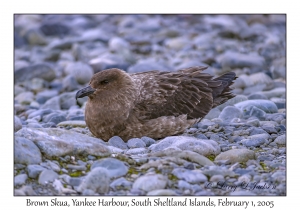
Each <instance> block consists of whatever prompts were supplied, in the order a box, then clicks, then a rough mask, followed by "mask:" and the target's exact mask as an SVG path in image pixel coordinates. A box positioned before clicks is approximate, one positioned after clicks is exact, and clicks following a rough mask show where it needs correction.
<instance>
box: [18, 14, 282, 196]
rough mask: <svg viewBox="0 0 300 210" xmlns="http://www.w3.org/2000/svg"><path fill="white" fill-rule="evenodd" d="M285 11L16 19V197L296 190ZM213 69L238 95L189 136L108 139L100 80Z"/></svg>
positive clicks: (195, 128) (245, 193)
mask: <svg viewBox="0 0 300 210" xmlns="http://www.w3.org/2000/svg"><path fill="white" fill-rule="evenodd" d="M285 24H286V19H285V16H283V15H16V16H15V34H14V40H15V72H14V81H15V85H14V102H15V103H14V110H15V116H14V128H15V134H14V148H15V149H14V176H15V178H14V187H15V195H286V63H285V62H286V25H285ZM203 65H205V66H209V67H210V68H209V69H208V70H206V71H207V72H208V73H211V74H213V75H221V74H223V73H225V72H228V71H234V72H236V74H237V75H238V77H239V78H238V79H237V80H236V82H235V84H234V87H235V89H234V93H235V94H237V96H236V97H235V98H233V99H231V100H230V101H228V102H226V103H225V104H223V105H221V106H219V107H217V108H215V109H213V110H211V112H210V113H209V114H208V115H207V116H206V117H205V119H203V120H202V121H201V122H199V123H198V124H196V125H194V126H193V127H192V128H190V129H188V130H187V131H186V132H185V133H184V134H182V135H180V136H169V137H166V138H164V139H161V140H154V139H152V138H149V137H143V138H141V139H139V138H132V139H130V140H129V141H128V142H127V143H125V142H124V141H123V140H122V139H121V138H119V137H116V136H115V137H112V138H111V139H110V140H109V141H108V142H104V141H102V140H100V139H98V138H95V137H93V136H92V134H91V133H90V132H89V130H88V128H87V127H86V125H85V122H84V108H85V103H86V100H87V99H86V98H84V99H80V100H78V101H76V100H75V93H76V91H77V90H79V89H80V88H82V87H84V86H86V85H87V83H88V82H89V79H90V78H91V76H92V75H93V74H94V73H96V72H98V71H101V70H103V69H107V68H111V67H118V68H121V69H124V70H126V71H127V72H139V71H147V70H154V69H156V70H168V71H174V70H178V69H181V68H185V67H190V66H203Z"/></svg>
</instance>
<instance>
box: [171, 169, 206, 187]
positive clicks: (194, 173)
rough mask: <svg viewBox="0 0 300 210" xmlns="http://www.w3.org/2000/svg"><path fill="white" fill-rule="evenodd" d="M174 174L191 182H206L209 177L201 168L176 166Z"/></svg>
mask: <svg viewBox="0 0 300 210" xmlns="http://www.w3.org/2000/svg"><path fill="white" fill-rule="evenodd" d="M172 174H173V175H174V176H176V177H177V178H178V179H183V180H185V181H187V182H189V183H191V184H198V183H201V182H206V181H207V177H206V176H205V175H203V173H202V172H201V171H200V170H187V169H184V168H175V169H174V170H173V171H172Z"/></svg>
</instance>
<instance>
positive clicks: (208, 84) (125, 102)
mask: <svg viewBox="0 0 300 210" xmlns="http://www.w3.org/2000/svg"><path fill="white" fill-rule="evenodd" d="M206 68H207V67H191V68H187V69H183V70H179V71H176V72H161V71H149V72H142V73H136V74H128V73H126V72H125V71H122V70H120V69H107V70H103V71H100V72H98V73H97V74H95V75H94V76H93V77H92V79H91V81H90V84H89V86H88V87H86V88H83V89H81V90H79V91H78V92H77V94H76V98H80V97H84V96H88V97H89V99H88V102H87V104H86V108H85V121H86V123H87V126H88V127H89V129H90V131H91V132H92V133H93V134H94V135H95V136H97V137H99V138H101V139H103V140H105V141H107V140H108V139H109V138H111V137H112V136H120V137H121V138H122V139H123V140H125V141H127V140H128V139H130V138H133V137H142V136H149V137H152V138H155V139H158V138H163V137H166V136H169V135H175V134H179V133H182V132H183V131H184V130H185V129H186V128H189V127H190V126H192V125H193V124H195V123H197V122H198V121H200V120H201V119H202V118H203V117H204V116H205V115H206V114H207V113H208V112H209V111H210V110H211V109H212V108H214V107H216V106H218V105H220V104H222V103H224V102H226V101H227V100H228V99H230V98H233V97H234V95H233V94H232V93H231V92H230V90H231V89H230V87H229V86H230V85H231V84H232V81H233V80H234V79H235V78H236V76H235V73H233V72H229V73H226V74H224V75H222V76H220V77H218V78H214V79H213V78H212V77H213V76H211V75H209V74H207V73H202V71H203V70H205V69H206Z"/></svg>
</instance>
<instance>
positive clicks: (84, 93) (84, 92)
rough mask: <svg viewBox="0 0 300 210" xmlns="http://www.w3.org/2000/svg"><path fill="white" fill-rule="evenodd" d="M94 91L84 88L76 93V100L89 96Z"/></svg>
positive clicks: (89, 87)
mask: <svg viewBox="0 0 300 210" xmlns="http://www.w3.org/2000/svg"><path fill="white" fill-rule="evenodd" d="M95 91H96V90H95V89H94V88H92V87H91V86H87V87H85V88H82V89H81V90H79V91H78V92H77V93H76V100H77V98H82V97H84V96H89V95H90V94H92V93H94V92H95Z"/></svg>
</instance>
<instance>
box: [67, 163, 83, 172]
mask: <svg viewBox="0 0 300 210" xmlns="http://www.w3.org/2000/svg"><path fill="white" fill-rule="evenodd" d="M66 168H67V169H71V170H76V171H86V169H87V168H86V167H85V166H80V165H72V164H67V166H66Z"/></svg>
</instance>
